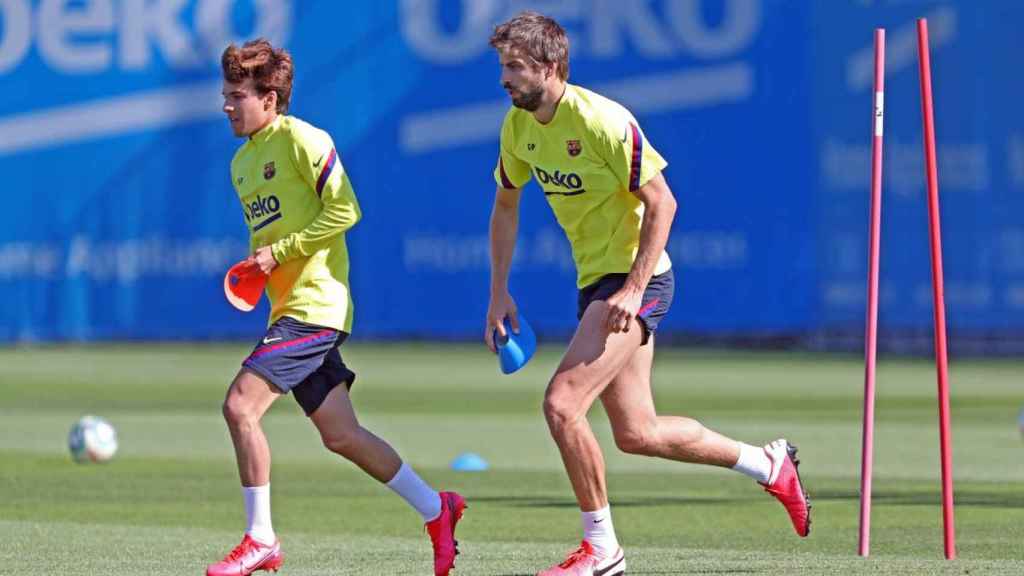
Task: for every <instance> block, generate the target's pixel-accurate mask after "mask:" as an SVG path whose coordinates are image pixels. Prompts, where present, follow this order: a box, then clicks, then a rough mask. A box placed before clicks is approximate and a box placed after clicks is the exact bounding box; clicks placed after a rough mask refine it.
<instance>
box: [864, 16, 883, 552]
mask: <svg viewBox="0 0 1024 576" xmlns="http://www.w3.org/2000/svg"><path fill="white" fill-rule="evenodd" d="M874 101H875V105H874V114H873V116H874V126H873V130H874V137H873V138H872V142H871V224H870V230H869V235H868V308H867V320H866V326H865V330H864V427H863V435H862V439H863V441H862V443H861V463H860V540H859V544H858V547H857V554H859V555H861V556H867V555H868V554H869V553H870V550H871V474H872V471H871V468H872V463H873V462H874V452H875V352H876V349H877V347H878V265H879V252H880V250H879V236H880V230H881V225H882V124H883V119H884V117H885V29H883V28H878V29H876V30H875V93H874Z"/></svg>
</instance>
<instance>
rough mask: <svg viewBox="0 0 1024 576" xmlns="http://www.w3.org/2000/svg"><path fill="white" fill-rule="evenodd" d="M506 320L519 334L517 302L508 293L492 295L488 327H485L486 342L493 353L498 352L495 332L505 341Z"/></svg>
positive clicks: (488, 307) (488, 309) (488, 312)
mask: <svg viewBox="0 0 1024 576" xmlns="http://www.w3.org/2000/svg"><path fill="white" fill-rule="evenodd" d="M505 318H508V321H509V323H510V324H512V331H513V332H515V333H516V334H519V312H518V310H517V309H516V301H515V300H513V299H512V295H511V294H509V293H508V292H504V293H500V294H491V302H490V304H488V305H487V326H485V327H484V342H485V343H486V344H487V348H488V349H490V351H491V352H497V351H498V345H497V344H496V343H495V342H494V331H495V330H497V331H498V337H499V338H501V339H505V338H506V337H507V336H508V334H506V333H505Z"/></svg>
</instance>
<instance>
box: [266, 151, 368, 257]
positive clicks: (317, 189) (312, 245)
mask: <svg viewBox="0 0 1024 576" xmlns="http://www.w3.org/2000/svg"><path fill="white" fill-rule="evenodd" d="M292 159H293V161H294V162H295V163H296V166H297V168H298V170H299V173H300V174H302V177H303V179H305V180H306V182H307V183H308V184H309V185H310V188H311V189H312V191H313V192H314V193H315V194H316V195H317V197H318V198H319V200H320V203H321V209H320V213H319V214H317V216H316V218H314V219H313V221H312V222H310V223H309V224H308V225H307V226H306V227H305V228H303V229H302V230H299V231H297V232H293V233H291V234H289V235H287V236H285V237H284V238H281V239H280V240H278V241H277V242H274V243H273V244H272V245H271V246H269V247H267V248H269V251H268V252H269V255H270V256H272V259H273V260H274V261H275V262H276V263H283V262H287V261H289V260H293V259H295V258H300V257H304V256H309V255H311V254H314V253H315V252H317V251H318V250H321V249H323V248H325V247H326V246H327V245H328V244H330V243H331V242H332V241H334V239H335V238H337V236H338V235H340V234H342V233H344V232H345V231H346V230H348V229H349V228H351V227H352V226H355V224H356V222H358V221H359V219H360V217H361V216H362V212H361V211H360V210H359V203H358V202H357V201H356V196H355V192H354V191H353V190H352V184H351V183H350V182H349V179H348V174H346V173H345V170H344V168H343V167H342V165H341V161H340V160H339V159H338V155H337V152H336V151H335V149H334V146H333V143H331V142H330V139H326V140H325V141H322V142H315V141H314V142H300V141H298V140H297V141H296V146H295V147H294V151H293V157H292ZM261 250H265V249H261ZM258 257H259V251H258V253H257V258H258ZM261 266H262V264H261Z"/></svg>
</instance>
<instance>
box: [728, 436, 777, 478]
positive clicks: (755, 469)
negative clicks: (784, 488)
mask: <svg viewBox="0 0 1024 576" xmlns="http://www.w3.org/2000/svg"><path fill="white" fill-rule="evenodd" d="M739 445H740V459H739V461H737V462H736V465H735V466H733V467H732V469H733V470H735V471H737V472H742V473H744V474H746V475H747V476H750V477H751V478H753V479H754V480H757V481H758V482H761V483H762V484H763V483H765V482H767V481H768V478H769V477H770V476H771V474H772V461H771V459H770V458H768V455H767V454H765V453H764V448H759V447H757V446H751V445H750V444H744V443H743V442H740V443H739Z"/></svg>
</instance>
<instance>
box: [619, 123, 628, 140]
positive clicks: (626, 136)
mask: <svg viewBox="0 0 1024 576" xmlns="http://www.w3.org/2000/svg"><path fill="white" fill-rule="evenodd" d="M626 138H629V126H626V128H625V129H623V130H622V140H621V142H625V141H626Z"/></svg>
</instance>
